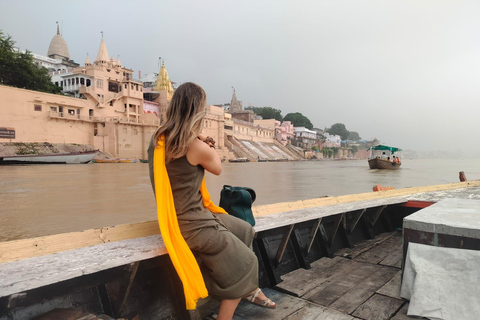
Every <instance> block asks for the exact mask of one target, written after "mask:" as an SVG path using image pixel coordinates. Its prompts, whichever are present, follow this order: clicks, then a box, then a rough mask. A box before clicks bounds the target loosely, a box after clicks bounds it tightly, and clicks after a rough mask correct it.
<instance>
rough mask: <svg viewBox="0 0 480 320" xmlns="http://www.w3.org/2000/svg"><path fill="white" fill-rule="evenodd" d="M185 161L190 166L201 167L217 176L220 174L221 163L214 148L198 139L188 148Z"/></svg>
mask: <svg viewBox="0 0 480 320" xmlns="http://www.w3.org/2000/svg"><path fill="white" fill-rule="evenodd" d="M187 160H188V162H189V163H190V164H191V165H194V166H196V165H201V166H202V167H203V168H204V169H205V170H207V171H208V172H210V173H213V174H215V175H217V176H218V175H219V174H220V173H222V162H221V161H220V157H219V156H218V154H217V152H216V151H215V148H214V147H212V145H211V144H207V143H205V142H203V141H201V140H199V139H195V140H194V141H193V142H192V143H191V144H190V146H189V147H188V151H187Z"/></svg>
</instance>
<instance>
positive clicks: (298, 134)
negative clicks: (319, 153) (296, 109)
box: [294, 127, 317, 149]
mask: <svg viewBox="0 0 480 320" xmlns="http://www.w3.org/2000/svg"><path fill="white" fill-rule="evenodd" d="M294 133H295V145H296V146H297V147H300V148H303V149H311V148H312V147H313V146H314V145H315V142H316V139H317V132H315V131H312V130H308V129H307V128H305V127H295V128H294Z"/></svg>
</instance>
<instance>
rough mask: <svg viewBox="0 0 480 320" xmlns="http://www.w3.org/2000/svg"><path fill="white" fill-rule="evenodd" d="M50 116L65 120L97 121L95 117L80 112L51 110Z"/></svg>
mask: <svg viewBox="0 0 480 320" xmlns="http://www.w3.org/2000/svg"><path fill="white" fill-rule="evenodd" d="M49 117H50V118H51V119H64V120H74V121H86V122H92V121H95V120H94V117H90V116H83V115H80V114H71V113H68V112H57V111H50V114H49Z"/></svg>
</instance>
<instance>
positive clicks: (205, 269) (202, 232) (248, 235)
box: [148, 82, 276, 320]
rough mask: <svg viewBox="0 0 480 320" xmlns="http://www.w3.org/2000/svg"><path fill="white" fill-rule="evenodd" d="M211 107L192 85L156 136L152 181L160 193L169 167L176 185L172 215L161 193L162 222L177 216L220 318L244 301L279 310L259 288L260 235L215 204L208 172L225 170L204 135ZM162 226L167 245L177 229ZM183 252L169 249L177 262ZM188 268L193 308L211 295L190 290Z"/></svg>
mask: <svg viewBox="0 0 480 320" xmlns="http://www.w3.org/2000/svg"><path fill="white" fill-rule="evenodd" d="M205 105H206V95H205V92H204V90H203V89H202V88H201V87H200V86H198V85H196V84H194V83H190V82H187V83H184V84H182V85H181V86H179V87H178V88H177V90H175V93H174V94H173V97H172V100H171V102H170V107H169V109H168V110H167V121H166V123H165V124H164V125H163V126H162V127H160V128H159V129H158V130H157V132H156V133H155V134H154V136H153V137H152V142H151V144H150V147H149V150H148V153H149V164H150V178H151V180H152V186H153V188H154V190H156V187H158V186H159V183H160V182H159V181H158V180H160V178H158V175H157V173H158V172H159V170H160V169H159V168H161V167H162V166H163V165H164V166H165V167H166V172H167V173H168V177H164V180H169V181H170V187H171V194H172V196H173V203H174V210H168V205H165V207H166V208H167V209H166V210H164V209H165V208H164V205H163V199H161V198H160V197H159V195H158V194H157V207H158V212H159V222H160V219H161V218H162V217H163V215H164V214H167V215H168V214H169V213H171V211H175V212H176V216H175V217H176V220H178V227H179V230H180V232H181V236H182V237H183V239H184V240H185V242H186V244H187V245H188V248H189V249H190V250H191V251H192V252H193V253H194V254H195V257H196V258H197V259H198V260H199V261H200V268H201V275H202V276H203V280H204V284H205V286H206V288H207V289H208V293H209V294H210V295H211V296H214V297H217V298H220V299H221V303H220V310H219V312H218V318H217V319H219V320H223V319H231V318H232V316H233V313H234V312H235V309H236V308H237V305H238V303H239V302H240V299H241V298H242V297H243V298H245V299H248V300H249V301H250V302H253V303H255V304H258V305H261V306H264V307H267V308H275V307H276V305H275V303H274V302H272V301H271V300H270V299H268V298H267V297H265V295H264V294H263V293H262V291H261V290H260V289H259V288H258V260H257V258H256V256H255V254H254V253H253V251H252V250H251V245H252V241H253V237H254V235H255V231H254V230H253V228H252V227H251V226H250V224H248V223H247V222H245V221H243V220H240V219H238V218H236V217H233V216H230V215H228V214H226V213H220V212H225V211H223V209H221V208H218V207H216V206H215V205H213V203H211V201H209V195H208V192H207V191H206V187H205V184H204V170H207V171H209V172H211V173H213V174H215V175H219V174H220V173H221V172H222V165H221V160H220V158H219V156H218V154H217V153H216V151H215V141H213V139H212V138H210V137H205V136H204V135H202V134H200V131H201V129H202V122H203V119H204V117H205ZM162 150H164V152H165V153H164V156H163V153H161V152H162ZM163 157H164V159H163ZM163 160H164V162H162V161H163ZM154 163H155V165H154ZM154 170H155V171H154ZM157 171H158V172H157ZM156 178H157V179H156ZM202 184H203V185H202ZM157 190H158V189H157ZM209 202H210V204H209ZM206 206H207V207H208V208H209V209H210V210H209V209H207V208H206ZM211 210H212V211H214V212H217V213H213V212H211ZM173 224H175V222H174V223H173ZM160 226H161V230H162V235H163V238H164V240H165V238H166V236H168V235H166V233H167V232H169V231H170V230H171V226H170V227H168V228H165V227H164V228H163V229H162V223H161V222H160ZM164 231H165V232H164ZM180 240H181V241H183V240H182V239H180ZM165 243H166V244H167V241H165ZM178 248H180V247H177V249H169V247H168V246H167V249H168V250H169V254H170V256H171V257H172V254H174V255H176V254H179V255H181V254H183V253H184V252H183V251H189V249H188V248H184V249H178ZM171 251H175V252H173V253H172V252H171ZM186 259H187V258H186ZM173 261H174V259H172V262H173ZM195 263H196V262H195V261H194V262H193V264H195ZM186 264H187V263H185V262H183V263H182V262H178V263H177V264H175V262H174V265H175V268H176V269H177V273H178V274H179V276H180V278H181V279H182V282H183V284H184V289H185V288H186V289H187V290H186V291H185V294H186V298H187V307H188V298H189V297H191V296H193V299H194V300H195V301H196V299H198V298H199V297H204V296H205V294H204V293H203V291H202V288H201V287H202V286H201V285H199V286H198V287H199V289H198V290H196V289H192V288H191V287H189V284H190V282H191V281H190V280H191V279H192V278H193V277H194V276H192V273H194V272H195V270H193V271H185V270H182V268H183V267H184V266H185V265H186ZM182 275H183V278H182ZM202 285H203V281H202ZM192 286H193V287H195V285H192ZM190 289H192V290H191V292H193V293H192V294H191V293H190ZM193 308H195V305H193Z"/></svg>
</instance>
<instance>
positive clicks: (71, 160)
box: [0, 150, 98, 165]
mask: <svg viewBox="0 0 480 320" xmlns="http://www.w3.org/2000/svg"><path fill="white" fill-rule="evenodd" d="M97 153H98V150H95V151H86V152H71V153H58V154H43V155H42V154H39V155H29V154H26V155H18V156H0V165H6V164H55V163H58V164H67V163H68V164H76V163H89V162H90V161H92V159H93V158H94V157H95V156H96V155H97Z"/></svg>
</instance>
